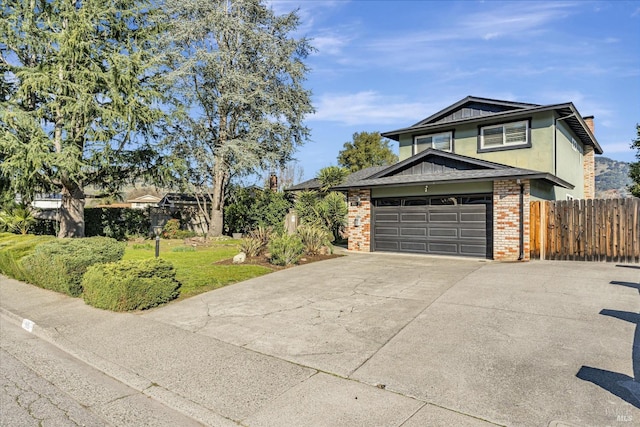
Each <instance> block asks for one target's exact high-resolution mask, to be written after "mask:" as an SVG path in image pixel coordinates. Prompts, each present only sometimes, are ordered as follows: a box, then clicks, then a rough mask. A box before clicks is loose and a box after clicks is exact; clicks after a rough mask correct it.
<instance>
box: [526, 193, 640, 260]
mask: <svg viewBox="0 0 640 427" xmlns="http://www.w3.org/2000/svg"><path fill="white" fill-rule="evenodd" d="M639 217H640V199H637V198H628V199H600V200H566V201H564V200H562V201H546V202H539V201H538V202H531V222H530V251H531V252H530V256H531V258H532V259H550V260H574V261H611V262H640V218H639Z"/></svg>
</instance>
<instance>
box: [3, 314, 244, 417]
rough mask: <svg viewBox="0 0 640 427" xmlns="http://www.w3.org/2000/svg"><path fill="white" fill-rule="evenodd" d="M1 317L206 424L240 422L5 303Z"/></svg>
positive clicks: (109, 375)
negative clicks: (11, 308)
mask: <svg viewBox="0 0 640 427" xmlns="http://www.w3.org/2000/svg"><path fill="white" fill-rule="evenodd" d="M0 317H3V318H5V319H6V320H8V321H9V322H11V323H13V324H15V325H16V326H18V327H20V328H22V329H23V330H25V331H27V332H29V333H31V334H33V335H34V336H36V337H38V338H40V339H42V340H44V341H46V342H48V343H50V344H52V345H54V346H56V347H58V348H59V349H60V350H62V351H63V352H65V353H67V354H69V355H71V356H73V357H75V358H76V359H78V360H80V361H82V362H83V363H86V364H87V365H89V366H90V367H92V368H94V369H96V370H98V371H100V372H102V373H103V374H105V375H107V376H108V377H111V378H113V379H115V380H116V381H118V382H121V383H123V384H125V385H126V386H128V387H130V388H132V389H134V390H136V391H138V392H140V393H141V394H144V395H145V396H147V397H150V398H152V399H154V400H156V401H158V402H160V403H161V404H163V405H164V406H166V407H168V408H170V409H173V410H174V411H176V412H179V413H181V414H183V415H186V416H188V417H190V418H192V419H194V420H195V421H197V422H199V423H201V424H203V425H206V426H238V425H240V424H239V423H237V422H235V421H233V420H231V419H229V418H225V417H223V416H222V415H220V414H218V413H216V412H213V411H211V410H210V409H208V408H206V407H204V406H202V405H200V404H199V403H196V402H194V401H192V400H190V399H187V398H185V397H183V396H181V395H179V394H177V393H175V392H173V391H171V390H169V389H166V388H164V387H162V386H160V385H158V384H156V383H154V382H152V381H151V380H149V379H147V378H144V377H142V376H140V375H138V374H136V373H135V372H132V371H131V370H129V369H127V368H124V367H122V366H120V365H118V364H116V363H113V362H110V361H108V360H106V359H104V358H102V357H100V356H98V355H97V354H95V353H92V352H90V351H87V350H84V349H82V348H80V347H78V346H77V345H75V344H73V343H72V342H70V341H69V340H68V339H66V338H65V337H64V336H63V335H62V334H60V333H59V332H58V331H56V330H55V328H47V327H44V326H41V325H39V324H37V323H35V322H33V321H31V320H30V319H27V318H24V317H22V316H20V315H19V314H16V313H13V312H12V311H10V310H7V309H6V308H4V307H0Z"/></svg>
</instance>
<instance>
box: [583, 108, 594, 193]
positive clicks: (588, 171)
mask: <svg viewBox="0 0 640 427" xmlns="http://www.w3.org/2000/svg"><path fill="white" fill-rule="evenodd" d="M582 119H583V120H584V122H585V124H586V125H587V127H588V128H589V130H590V131H591V133H592V134H594V135H595V126H594V124H593V116H587V117H583V118H582ZM582 170H583V173H584V198H585V199H593V198H595V197H596V153H595V152H594V151H593V147H592V146H590V145H587V146H586V147H584V156H583V158H582Z"/></svg>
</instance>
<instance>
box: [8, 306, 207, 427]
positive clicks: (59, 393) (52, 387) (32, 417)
mask: <svg viewBox="0 0 640 427" xmlns="http://www.w3.org/2000/svg"><path fill="white" fill-rule="evenodd" d="M0 335H1V336H2V340H0V384H1V387H0V408H1V411H0V413H1V415H0V426H3V427H4V426H6V427H17V426H20V427H29V426H86V427H93V426H110V425H113V426H131V427H134V426H135V427H138V426H143V425H144V426H152V425H153V426H178V425H179V426H195V425H199V424H198V423H196V422H195V421H193V420H192V419H191V418H187V417H185V416H183V415H181V414H179V413H177V412H175V411H173V410H171V409H169V408H166V407H164V406H162V405H161V404H159V403H158V402H156V401H155V400H153V399H151V398H149V397H147V396H144V395H142V394H141V393H139V392H138V391H136V390H133V389H132V388H130V387H127V386H125V385H124V384H122V383H120V382H118V381H116V380H114V379H113V378H110V377H108V376H106V375H104V374H103V373H102V372H99V371H98V370H96V369H94V368H92V367H90V366H89V365H87V364H85V363H84V362H81V361H80V360H78V359H76V358H74V357H71V356H69V355H68V354H67V353H65V352H63V351H61V350H60V349H59V348H58V347H55V346H53V345H51V344H49V343H47V342H46V341H43V340H42V339H40V338H37V337H36V336H34V335H32V334H30V333H28V332H26V331H25V330H22V329H21V328H19V327H17V326H15V325H14V324H12V323H10V322H8V321H7V320H6V319H4V318H3V317H0Z"/></svg>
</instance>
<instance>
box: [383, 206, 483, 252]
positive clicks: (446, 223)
mask: <svg viewBox="0 0 640 427" xmlns="http://www.w3.org/2000/svg"><path fill="white" fill-rule="evenodd" d="M491 201H492V196H491V194H475V195H467V196H459V195H452V196H432V197H406V198H383V199H374V200H372V244H373V245H372V246H373V247H372V249H373V250H374V251H389V252H412V253H423V254H440V255H455V256H470V257H481V258H491V256H492V252H493V248H492V245H491V241H492V239H491V236H492V235H493V230H492V224H493V221H492V202H491Z"/></svg>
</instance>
